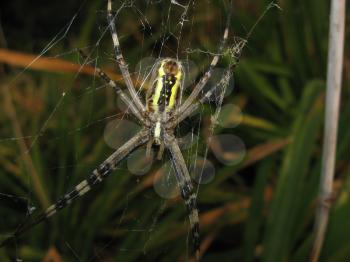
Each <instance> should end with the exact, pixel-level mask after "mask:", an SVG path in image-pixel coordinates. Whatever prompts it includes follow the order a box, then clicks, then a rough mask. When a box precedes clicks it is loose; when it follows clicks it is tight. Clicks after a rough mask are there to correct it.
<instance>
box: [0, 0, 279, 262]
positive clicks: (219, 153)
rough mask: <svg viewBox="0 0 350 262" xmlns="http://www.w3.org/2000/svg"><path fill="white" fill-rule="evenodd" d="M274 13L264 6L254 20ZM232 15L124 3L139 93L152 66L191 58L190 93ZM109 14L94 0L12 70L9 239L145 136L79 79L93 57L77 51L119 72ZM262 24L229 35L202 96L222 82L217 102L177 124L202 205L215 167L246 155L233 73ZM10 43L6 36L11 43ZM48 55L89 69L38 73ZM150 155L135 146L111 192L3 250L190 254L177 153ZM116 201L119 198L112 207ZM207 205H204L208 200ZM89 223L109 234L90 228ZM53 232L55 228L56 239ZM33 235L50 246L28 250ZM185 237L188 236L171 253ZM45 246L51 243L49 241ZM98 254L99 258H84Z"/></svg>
mask: <svg viewBox="0 0 350 262" xmlns="http://www.w3.org/2000/svg"><path fill="white" fill-rule="evenodd" d="M104 4H105V3H103V5H104ZM273 6H274V4H270V5H268V6H267V7H266V8H265V11H264V12H263V15H262V16H261V17H259V18H258V19H257V22H256V24H257V23H258V22H259V21H260V20H261V18H262V17H263V16H264V15H265V13H266V12H267V10H269V9H270V8H271V7H273ZM93 7H96V8H95V9H94V8H93ZM227 8H228V3H227V2H225V3H223V2H222V1H203V2H199V1H194V0H189V1H180V0H179V1H176V0H171V1H161V0H159V1H156V0H154V1H151V0H149V1H143V2H137V1H115V3H114V8H113V10H114V12H115V18H116V20H117V21H118V22H117V30H118V33H119V36H120V41H121V48H122V50H123V54H124V56H125V59H126V60H127V62H128V63H129V70H130V72H131V76H132V78H133V79H136V82H137V83H141V85H139V86H138V89H137V90H138V93H139V95H140V96H141V97H143V96H144V89H145V88H147V84H146V82H147V75H149V74H150V72H151V70H150V69H152V66H153V65H154V61H156V60H157V59H160V58H162V57H174V58H176V59H178V60H180V61H181V62H182V63H183V65H184V67H185V72H186V76H188V78H187V79H186V80H185V90H184V99H185V97H186V96H187V95H189V93H190V92H191V88H193V84H194V82H196V81H198V79H199V78H200V76H201V75H202V74H203V73H204V72H205V70H206V69H207V67H208V65H209V63H210V61H211V59H212V56H213V55H214V54H216V53H215V52H216V50H217V46H218V44H219V42H220V41H221V37H222V34H223V30H224V27H225V20H226V17H227V11H226V9H227ZM105 9H106V8H105V6H102V5H99V4H92V5H91V7H90V9H89V6H88V4H87V2H84V3H82V4H79V6H77V7H74V8H73V10H74V11H73V13H72V14H69V15H68V16H66V17H68V18H66V20H65V21H63V22H62V23H61V24H60V25H58V27H57V30H56V31H54V32H53V33H52V35H53V37H51V38H49V40H48V41H46V43H45V44H44V45H43V46H40V44H38V46H37V47H36V48H37V50H39V51H38V52H35V53H37V54H38V55H37V56H36V57H35V59H33V60H32V61H31V62H30V63H28V64H27V66H26V67H24V68H23V69H21V70H18V69H13V68H11V69H10V73H8V77H7V80H6V81H5V86H6V89H4V90H5V91H4V92H3V99H4V101H5V103H4V104H5V106H4V108H5V110H4V115H5V116H6V117H7V118H8V119H10V122H11V124H10V125H8V128H6V130H4V131H3V132H1V137H0V146H1V149H2V150H3V152H4V153H3V157H2V158H1V160H2V163H3V164H2V165H3V173H4V175H6V179H4V183H3V185H2V186H1V187H0V200H1V201H2V202H3V203H4V204H3V205H2V206H3V208H2V209H3V210H2V212H1V213H3V214H4V223H5V224H6V225H4V226H3V227H2V229H1V230H2V231H1V232H2V233H1V235H2V236H4V237H6V236H7V235H8V234H10V233H11V231H13V230H14V229H15V228H16V226H18V225H19V224H20V223H22V222H23V221H26V220H28V219H31V216H32V214H33V213H36V212H40V211H41V210H42V209H43V207H44V206H45V205H47V204H49V203H51V202H54V201H55V199H57V198H58V197H59V196H61V195H62V194H64V193H65V192H67V191H68V190H70V189H71V188H72V187H73V186H75V185H76V184H77V183H78V182H79V181H81V180H83V179H84V178H85V177H86V176H87V175H88V174H89V172H91V171H92V170H93V169H94V168H95V167H96V166H97V165H98V164H99V163H101V162H102V161H103V160H104V159H105V158H107V157H108V156H109V155H110V154H111V152H113V149H115V148H118V147H119V146H120V145H121V144H123V143H124V142H125V141H127V140H128V139H129V138H130V136H131V135H132V134H134V133H136V131H137V130H138V129H139V127H138V126H137V125H136V124H135V123H134V122H133V121H132V119H131V118H130V117H129V116H128V115H127V114H126V111H127V108H125V106H123V105H122V104H121V102H120V101H119V100H118V98H116V96H115V95H114V94H113V91H112V90H111V89H110V88H108V87H107V86H106V85H104V84H103V83H102V81H100V80H99V79H97V78H96V77H94V76H89V77H84V76H82V75H81V74H80V73H81V72H83V66H84V65H86V64H84V63H86V62H87V61H84V59H83V58H82V57H80V56H79V52H78V48H79V49H82V50H83V51H84V52H86V53H88V54H89V58H90V60H89V61H92V63H93V64H95V65H98V66H100V67H103V68H104V69H105V68H106V70H107V71H108V72H115V73H119V70H118V69H116V67H115V58H114V57H113V52H112V50H111V46H112V40H111V37H110V33H109V31H108V28H107V23H106V22H105V16H106V11H105ZM211 10H213V12H212V13H211V12H210V11H211ZM90 16H92V17H95V22H91V21H93V20H94V19H93V18H90ZM87 17H88V18H87ZM50 19H53V18H50ZM234 19H235V16H234V17H233V20H234ZM84 20H86V21H87V22H86V24H85V26H86V28H89V27H91V28H93V29H90V33H89V37H87V38H89V39H92V41H83V40H84V36H82V37H81V38H80V40H76V39H77V36H78V35H79V33H80V32H79V30H80V29H79V27H80V26H81V24H82V22H81V21H84ZM256 24H255V25H256ZM255 25H254V26H253V27H252V29H251V30H247V33H246V34H244V38H240V37H238V36H233V35H232V33H231V36H230V37H229V45H228V47H227V48H225V49H224V52H223V53H222V54H219V55H220V57H221V60H223V62H222V63H219V66H218V68H217V69H215V70H214V72H213V76H212V78H211V80H210V81H209V83H208V84H207V86H206V88H205V90H204V92H206V91H208V90H210V89H211V88H213V87H216V90H215V92H214V93H213V96H212V97H211V99H210V101H208V103H206V104H203V105H202V106H201V108H200V110H199V111H198V112H196V113H195V114H194V115H193V116H191V117H190V119H189V120H185V121H184V123H182V124H181V125H180V126H179V127H178V128H177V134H178V136H179V142H180V145H181V149H182V152H183V155H184V157H185V159H186V163H187V166H188V168H189V170H190V173H191V175H192V178H193V179H194V181H195V182H197V183H196V192H197V195H198V197H199V198H200V197H201V192H202V187H205V188H208V187H210V184H211V182H213V181H215V179H216V177H215V175H216V173H217V172H218V169H220V168H221V167H223V166H230V165H237V164H239V163H240V161H242V159H243V158H244V154H245V145H244V142H243V141H242V140H241V139H240V138H239V137H238V136H236V135H234V128H235V127H236V126H237V125H239V123H240V121H241V120H242V112H241V110H240V108H239V107H238V106H236V105H235V104H234V99H232V96H234V91H233V89H234V81H233V70H232V68H233V66H234V64H235V63H238V59H239V58H240V55H241V51H242V50H243V48H244V46H245V45H246V44H247V40H248V38H249V37H250V34H251V32H252V30H253V29H254V27H255ZM206 27H213V29H207V28H206ZM242 28H243V27H242ZM87 30H89V29H87ZM230 30H232V28H230ZM197 31H201V32H202V33H201V34H200V33H199V34H198V35H200V36H202V37H204V39H201V38H200V36H199V37H196V35H197ZM243 31H244V30H243ZM55 32H57V33H55ZM83 33H84V32H83ZM83 33H82V34H83ZM211 33H212V34H213V35H210V34H211ZM86 34H88V33H86ZM52 35H51V36H52ZM6 37H7V36H6V30H5V31H4V39H6ZM211 38H213V39H215V40H214V41H213V40H211ZM5 44H6V42H5ZM8 48H12V46H11V45H9V46H8ZM34 50H35V49H34ZM43 57H51V58H56V59H65V60H69V61H72V63H76V64H79V65H80V69H79V70H78V72H76V73H75V74H74V75H73V76H71V75H70V76H65V75H59V76H57V75H52V74H48V75H47V76H44V77H43V76H42V75H38V74H37V73H35V72H33V71H31V69H32V67H33V65H34V64H35V63H36V62H38V61H39V60H40V59H42V58H43ZM62 84H63V85H62ZM101 105H103V106H104V108H101ZM217 127H219V128H217ZM225 128H226V129H227V130H228V131H225ZM232 130H233V131H232ZM70 143H72V144H70ZM225 145H226V147H225ZM144 151H145V149H144V148H141V149H140V150H137V151H135V152H134V153H133V154H132V155H130V156H129V157H128V158H127V159H126V161H124V162H126V163H122V164H121V165H120V167H119V168H118V170H117V171H116V172H115V173H116V174H114V175H113V176H112V177H111V178H109V179H107V180H106V181H104V183H103V185H102V186H99V188H96V189H94V190H93V192H90V193H89V195H88V196H84V197H83V198H81V199H79V200H78V201H77V203H75V204H73V205H72V206H70V207H68V208H67V210H65V211H62V212H61V213H62V214H59V215H57V216H56V217H55V218H53V219H52V221H49V222H45V223H44V225H40V226H37V227H36V228H33V229H32V230H31V232H27V233H26V234H25V236H23V237H22V239H23V240H15V243H14V245H13V246H10V247H6V251H7V252H8V256H9V257H11V258H13V257H15V258H16V259H17V261H21V260H22V259H24V258H28V257H29V258H30V257H31V258H33V257H34V258H38V257H40V258H42V257H45V256H46V258H47V257H50V256H53V257H56V258H57V257H61V258H62V259H64V258H69V259H73V260H77V261H93V260H107V259H111V258H112V257H118V258H120V259H135V258H137V257H145V258H148V259H150V260H152V259H155V258H159V257H165V256H167V255H168V254H170V255H174V256H176V254H182V255H181V256H178V257H182V258H185V257H186V256H185V254H187V253H188V252H185V251H186V250H187V249H188V248H189V247H190V244H191V243H190V242H189V240H188V239H189V230H188V221H187V219H186V212H185V210H184V208H183V204H182V201H181V199H180V198H179V195H178V188H177V184H176V181H175V176H174V175H173V172H174V170H173V168H172V166H171V164H170V162H169V155H167V154H165V155H164V156H163V158H162V160H161V161H154V160H153V159H145V155H144ZM53 156H55V157H53ZM132 174H134V175H132ZM38 184H41V185H42V186H43V185H46V186H45V187H46V188H45V189H43V190H44V191H45V193H46V194H47V199H46V200H45V198H44V197H43V196H42V195H43V193H40V185H38ZM115 188H116V189H117V190H115ZM113 201H116V202H117V203H115V206H111V204H112V203H113ZM106 203H107V204H106ZM199 204H200V205H199V209H200V210H201V202H200V201H199ZM138 205H140V206H142V205H144V206H145V208H138ZM86 206H89V207H86ZM138 212H144V213H142V214H140V213H138ZM99 213H100V214H101V215H100V216H99ZM169 223H170V224H171V225H170V226H168V227H166V225H167V224H169ZM92 227H98V228H99V227H101V228H100V230H95V231H93V232H90V231H91V230H90V229H91V228H92ZM45 230H50V237H49V241H48V240H47V239H46V238H47V236H46V234H45ZM51 230H52V231H51ZM89 230H90V231H89ZM168 230H172V231H177V230H179V232H180V233H177V232H169V231H168ZM181 230H182V231H181ZM57 231H58V232H57ZM181 232H182V233H181ZM31 234H32V235H33V237H32V238H36V239H37V241H41V244H39V245H37V247H34V246H35V245H34V244H33V246H32V245H28V244H26V243H29V241H28V242H27V239H29V237H28V236H30V235H31ZM179 235H181V236H182V237H179ZM43 239H46V241H43ZM82 239H83V240H84V241H85V242H84V241H83V242H84V243H83V244H82V243H81V242H82V241H80V240H82ZM178 239H186V241H184V242H183V244H181V245H177V246H176V248H174V246H173V244H174V243H176V241H179V240H178ZM136 240H137V241H136ZM37 241H36V242H37ZM23 242H24V243H25V244H22V243H23ZM47 242H50V243H49V244H45V243H47ZM33 243H35V241H34V242H33ZM43 243H44V244H43ZM130 243H131V244H130ZM163 243H164V244H163ZM39 247H41V248H43V250H40V249H39ZM92 247H94V248H93V249H92ZM89 249H90V250H91V251H90V252H86V250H89ZM47 250H48V251H47ZM187 251H188V250H187ZM4 256H5V255H4ZM55 261H59V260H55Z"/></svg>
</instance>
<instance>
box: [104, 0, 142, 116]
mask: <svg viewBox="0 0 350 262" xmlns="http://www.w3.org/2000/svg"><path fill="white" fill-rule="evenodd" d="M107 21H108V26H109V29H110V31H111V35H112V39H113V47H114V52H115V57H116V60H117V63H118V65H119V68H120V71H121V73H122V75H123V78H124V81H125V84H126V86H127V88H128V90H129V92H130V95H131V98H132V100H133V102H134V103H135V105H136V107H137V109H138V110H139V111H140V112H141V113H143V112H145V110H146V109H145V106H144V105H143V104H142V102H141V100H140V98H139V97H138V95H137V93H136V91H135V87H134V84H133V82H132V81H131V77H130V73H129V69H128V65H127V64H126V62H125V60H124V57H123V54H122V51H121V49H120V44H119V38H118V34H117V30H116V28H115V24H114V17H113V14H112V0H108V4H107Z"/></svg>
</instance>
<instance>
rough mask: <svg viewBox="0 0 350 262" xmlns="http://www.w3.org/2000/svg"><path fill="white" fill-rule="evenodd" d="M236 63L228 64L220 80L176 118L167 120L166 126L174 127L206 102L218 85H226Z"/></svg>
mask: <svg viewBox="0 0 350 262" xmlns="http://www.w3.org/2000/svg"><path fill="white" fill-rule="evenodd" d="M235 66H236V64H232V65H231V66H229V68H228V69H227V70H226V71H225V74H224V76H223V78H222V79H221V80H220V82H219V83H218V84H217V85H215V86H213V87H212V88H211V89H210V90H208V91H207V92H206V93H205V94H204V95H203V96H202V97H201V98H200V99H199V100H198V101H197V102H195V103H193V104H191V105H190V106H189V107H187V108H186V109H185V110H184V111H183V112H182V114H181V115H179V116H178V117H177V118H174V119H173V121H171V122H169V124H168V128H174V127H176V126H177V125H178V124H179V123H181V122H182V121H183V120H185V119H186V118H187V117H188V116H190V115H191V114H192V113H193V112H195V111H196V110H197V109H198V108H199V107H200V106H201V104H204V103H206V102H207V101H209V100H210V98H211V97H212V96H213V94H214V92H215V90H216V89H217V88H218V86H221V88H223V87H225V85H226V87H227V85H228V81H230V78H231V76H232V70H234V67H235Z"/></svg>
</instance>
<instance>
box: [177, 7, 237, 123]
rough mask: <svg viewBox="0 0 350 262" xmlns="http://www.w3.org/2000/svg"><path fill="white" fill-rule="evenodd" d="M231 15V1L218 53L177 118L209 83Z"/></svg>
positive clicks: (222, 46) (227, 31)
mask: <svg viewBox="0 0 350 262" xmlns="http://www.w3.org/2000/svg"><path fill="white" fill-rule="evenodd" d="M231 14H232V1H231V2H230V10H229V13H228V16H227V20H226V27H225V30H224V34H223V36H222V40H221V43H220V45H219V48H218V52H217V54H215V55H214V57H213V59H212V61H211V63H210V66H209V68H208V70H207V72H205V74H204V75H203V76H202V77H201V79H200V80H199V82H198V83H197V85H196V86H195V87H194V89H193V91H192V93H191V94H190V96H189V97H188V98H187V99H186V101H185V102H184V103H183V104H182V105H181V106H180V108H179V109H178V112H177V115H179V116H180V115H182V114H183V112H184V111H185V110H186V109H187V108H188V107H189V106H190V105H192V104H193V102H194V100H195V99H196V98H197V96H198V94H199V93H200V92H201V91H202V90H203V88H204V86H205V85H206V84H207V82H208V81H209V79H210V77H211V75H212V72H213V70H214V68H215V67H216V65H217V63H218V62H219V59H220V56H221V55H222V52H223V50H224V48H225V47H226V42H227V38H228V33H229V27H230V20H231Z"/></svg>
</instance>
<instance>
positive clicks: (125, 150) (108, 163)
mask: <svg viewBox="0 0 350 262" xmlns="http://www.w3.org/2000/svg"><path fill="white" fill-rule="evenodd" d="M147 140H148V132H147V131H146V130H145V129H143V130H141V131H140V132H139V133H137V134H136V135H135V136H134V137H133V138H131V139H130V140H129V141H128V142H126V143H125V144H124V145H123V146H121V147H120V148H119V149H118V150H116V151H115V152H114V153H113V154H112V155H110V156H109V157H108V158H107V159H106V160H105V161H104V162H103V163H102V164H101V165H100V166H99V167H98V168H96V169H95V170H94V171H93V172H92V173H91V174H90V176H89V177H88V178H87V179H85V180H83V181H82V182H80V183H79V184H78V185H77V186H75V187H74V189H73V190H71V191H70V192H68V193H66V194H65V195H63V196H61V197H60V198H58V200H57V201H56V203H55V204H53V205H51V206H50V207H48V208H47V209H46V210H45V211H44V212H43V213H42V214H41V215H39V216H37V217H35V218H33V219H31V218H30V219H29V220H27V221H25V222H24V223H23V224H22V225H20V226H19V227H18V228H17V229H16V231H15V232H14V233H13V234H12V235H11V236H9V237H8V238H6V239H5V240H3V241H2V242H1V243H0V247H3V246H4V245H6V244H8V243H9V242H10V241H11V240H12V239H15V238H17V237H19V236H21V235H22V234H23V233H24V232H26V231H28V230H29V229H31V228H32V227H34V226H35V225H37V224H39V223H41V222H42V221H44V220H46V219H48V218H50V217H51V216H53V215H54V214H56V213H57V212H58V211H60V210H62V209H63V208H65V207H67V206H69V205H70V204H71V203H72V202H73V201H74V200H76V199H77V198H79V197H81V196H83V195H84V194H85V193H87V192H88V191H90V190H91V189H92V188H93V187H94V186H95V185H97V184H99V183H101V182H102V181H103V179H105V178H107V177H108V176H110V175H111V173H112V171H113V170H114V169H116V167H117V164H118V163H119V162H120V161H121V160H123V159H124V158H125V157H126V156H127V155H128V154H129V153H130V152H131V151H132V150H134V149H135V148H136V147H138V146H140V145H142V144H144V143H145V142H147Z"/></svg>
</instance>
